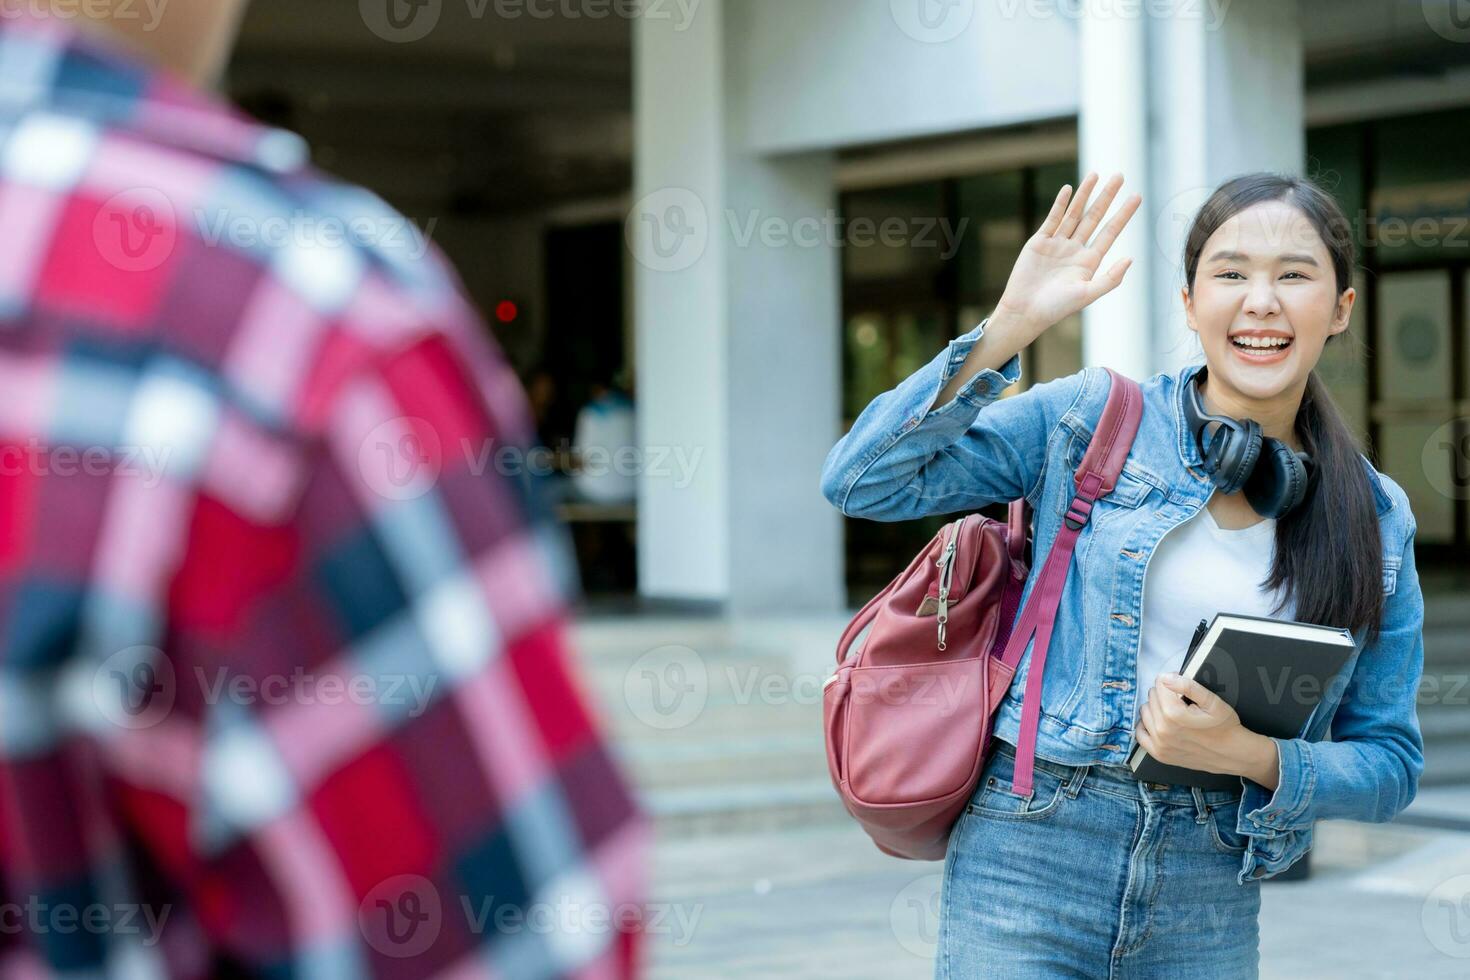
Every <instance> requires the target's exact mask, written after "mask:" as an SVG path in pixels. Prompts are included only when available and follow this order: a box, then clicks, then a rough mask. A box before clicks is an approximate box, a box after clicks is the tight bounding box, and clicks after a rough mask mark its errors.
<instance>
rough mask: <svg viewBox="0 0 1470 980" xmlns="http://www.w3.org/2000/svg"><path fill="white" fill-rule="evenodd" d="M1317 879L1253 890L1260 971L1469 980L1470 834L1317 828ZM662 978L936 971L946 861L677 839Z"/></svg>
mask: <svg viewBox="0 0 1470 980" xmlns="http://www.w3.org/2000/svg"><path fill="white" fill-rule="evenodd" d="M1316 838H1317V843H1316V845H1315V847H1314V848H1313V851H1312V874H1311V876H1310V877H1309V878H1308V879H1307V880H1305V881H1271V882H1267V883H1265V884H1264V885H1263V886H1262V892H1261V896H1262V910H1261V931H1262V938H1261V976H1262V977H1263V978H1267V980H1271V978H1279V980H1317V978H1320V980H1343V978H1380V977H1381V978H1385V980H1388V978H1392V980H1404V978H1411V977H1412V978H1416V980H1417V978H1437V977H1446V978H1448V977H1454V978H1464V977H1467V976H1470V833H1463V832H1449V831H1439V830H1430V829H1425V828H1411V827H1401V826H1398V825H1396V824H1395V825H1387V826H1372V827H1369V826H1366V825H1360V824H1352V823H1342V822H1338V821H1326V822H1323V823H1321V824H1319V825H1318V828H1317V831H1316ZM656 864H657V867H656V869H655V889H654V890H655V896H654V900H655V901H656V902H659V903H669V905H670V907H671V908H673V909H675V910H677V911H678V913H679V914H678V915H672V914H671V915H669V916H668V918H669V920H670V922H671V923H678V924H671V926H670V928H669V930H668V931H667V932H666V933H664V934H661V935H658V936H653V937H650V942H651V952H652V953H653V961H652V963H651V969H650V971H649V974H648V975H649V976H650V977H651V978H655V980H702V978H710V980H714V978H720V980H725V978H729V977H762V978H774V977H811V978H837V977H841V978H855V980H856V978H873V980H901V978H905V977H913V978H924V977H929V976H932V970H933V965H932V958H933V951H934V933H935V927H936V926H937V924H938V918H937V913H938V900H939V891H938V890H939V874H938V872H939V868H940V865H939V864H937V863H914V862H907V861H900V860H897V859H895V858H889V857H886V856H885V855H883V854H881V853H880V852H879V851H878V850H877V849H876V848H874V847H873V846H872V845H871V844H870V843H869V841H868V839H867V838H866V837H865V836H863V834H862V832H861V831H860V830H858V829H857V827H856V826H855V825H850V824H848V825H844V824H835V825H830V826H817V827H804V828H789V829H785V830H779V831H768V832H763V833H753V834H737V835H728V836H720V837H708V838H686V839H682V840H669V841H665V842H663V843H662V844H661V845H660V846H659V848H658V850H657V859H656Z"/></svg>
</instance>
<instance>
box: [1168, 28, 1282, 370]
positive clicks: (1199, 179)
mask: <svg viewBox="0 0 1470 980" xmlns="http://www.w3.org/2000/svg"><path fill="white" fill-rule="evenodd" d="M1217 8H1219V9H1217ZM1181 9H1188V10H1190V11H1191V14H1190V16H1183V15H1182V14H1181V15H1179V16H1175V17H1170V18H1160V19H1156V20H1152V21H1150V22H1149V29H1150V38H1149V59H1148V60H1149V71H1150V76H1151V77H1150V84H1149V91H1150V98H1151V106H1150V108H1151V114H1152V118H1153V120H1154V125H1153V132H1152V152H1151V156H1150V161H1151V164H1152V165H1151V167H1150V181H1149V184H1150V190H1149V191H1148V192H1145V193H1146V197H1148V198H1151V201H1146V203H1151V205H1152V206H1151V207H1150V216H1151V219H1152V222H1153V226H1152V228H1151V229H1150V231H1151V234H1152V238H1153V246H1154V247H1153V255H1154V259H1155V261H1154V267H1155V274H1154V276H1153V283H1152V287H1153V290H1152V291H1153V314H1154V315H1153V337H1154V343H1153V344H1152V345H1151V350H1152V351H1153V352H1154V359H1153V363H1152V370H1155V371H1173V370H1176V369H1177V368H1179V367H1180V366H1182V365H1183V364H1185V363H1186V362H1188V361H1190V360H1191V359H1193V358H1195V357H1196V356H1197V354H1198V352H1199V343H1198V341H1197V340H1196V338H1195V336H1194V334H1193V333H1191V332H1190V330H1189V328H1188V327H1187V326H1186V325H1185V321H1184V306H1183V303H1182V302H1181V300H1180V298H1179V290H1180V288H1181V287H1182V286H1183V285H1184V258H1183V254H1184V239H1185V235H1186V233H1187V232H1188V230H1189V224H1190V222H1191V221H1192V220H1193V218H1194V215H1195V212H1196V211H1198V210H1199V206H1200V205H1201V204H1203V203H1204V201H1205V199H1206V198H1208V197H1209V195H1210V194H1211V193H1212V192H1213V191H1214V189H1215V188H1216V187H1218V186H1219V185H1220V184H1221V183H1222V182H1224V181H1225V180H1227V179H1228V178H1230V177H1233V176H1236V175H1238V174H1243V173H1248V172H1251V171H1256V170H1274V171H1278V172H1282V173H1294V174H1300V173H1301V172H1302V166H1303V163H1304V158H1305V156H1306V135H1305V131H1304V126H1305V117H1304V113H1303V88H1304V85H1303V68H1302V47H1303V40H1302V33H1301V27H1300V24H1299V23H1298V16H1299V14H1298V9H1297V2H1296V0H1234V2H1232V3H1230V4H1228V5H1225V4H1219V5H1217V4H1182V5H1181Z"/></svg>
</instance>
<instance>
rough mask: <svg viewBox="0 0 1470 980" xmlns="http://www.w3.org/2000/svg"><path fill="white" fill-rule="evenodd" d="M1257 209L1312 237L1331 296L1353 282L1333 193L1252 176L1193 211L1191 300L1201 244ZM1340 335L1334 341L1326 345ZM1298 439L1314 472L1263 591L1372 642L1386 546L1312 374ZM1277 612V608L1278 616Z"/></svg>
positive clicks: (1344, 438) (1335, 415)
mask: <svg viewBox="0 0 1470 980" xmlns="http://www.w3.org/2000/svg"><path fill="white" fill-rule="evenodd" d="M1262 201H1284V202H1285V203H1287V204H1289V205H1291V206H1292V207H1294V208H1296V209H1297V210H1299V211H1301V213H1302V214H1303V215H1305V216H1306V218H1307V220H1308V221H1310V222H1311V223H1312V225H1313V227H1315V228H1316V229H1317V234H1319V235H1320V236H1321V237H1322V241H1323V242H1324V243H1326V245H1327V251H1328V253H1329V254H1330V255H1331V256H1332V268H1333V271H1334V272H1335V273H1336V275H1337V295H1338V296H1339V297H1341V296H1342V293H1343V290H1345V289H1347V288H1348V286H1350V285H1351V284H1352V277H1353V263H1354V260H1355V249H1354V246H1353V233H1352V226H1351V225H1350V224H1349V223H1348V219H1347V216H1346V215H1344V214H1343V212H1342V208H1340V207H1339V206H1338V204H1337V201H1336V200H1334V199H1333V197H1332V195H1331V194H1329V193H1327V192H1326V191H1324V190H1322V188H1320V187H1318V186H1317V185H1316V184H1315V183H1313V182H1312V181H1310V180H1306V179H1304V178H1300V177H1295V176H1292V175H1290V174H1278V173H1269V172H1262V173H1251V174H1244V175H1241V176H1239V177H1233V178H1231V179H1230V180H1227V181H1226V182H1225V183H1223V184H1221V185H1220V186H1219V187H1218V188H1216V190H1215V192H1214V193H1213V194H1212V195H1210V198H1209V200H1207V201H1205V203H1204V205H1203V206H1201V207H1200V210H1199V213H1198V214H1196V215H1195V218H1194V223H1193V224H1192V225H1191V226H1190V229H1189V235H1188V236H1187V237H1186V239H1185V242H1184V272H1185V284H1186V287H1187V288H1188V290H1189V292H1190V295H1193V294H1194V275H1195V270H1196V269H1197V268H1198V267H1199V259H1200V252H1201V251H1203V249H1204V247H1205V242H1206V241H1208V240H1209V237H1210V236H1211V235H1213V234H1214V233H1215V230H1216V229H1217V228H1219V227H1220V226H1221V225H1222V224H1224V223H1225V222H1226V221H1228V220H1230V218H1232V217H1234V216H1235V215H1236V214H1238V213H1239V212H1241V211H1244V210H1245V209H1246V208H1249V207H1251V206H1252V205H1255V204H1259V203H1261V202H1262ZM1346 334H1347V331H1343V332H1342V333H1341V334H1331V335H1329V336H1328V338H1327V343H1329V344H1330V343H1332V342H1333V341H1335V340H1337V338H1338V337H1339V336H1346ZM1296 435H1297V438H1298V439H1299V440H1301V444H1302V448H1303V449H1305V450H1306V451H1307V452H1309V453H1311V454H1312V458H1313V460H1315V461H1316V463H1317V466H1318V471H1317V478H1316V480H1315V484H1316V485H1315V487H1314V488H1313V490H1312V493H1311V496H1310V497H1309V499H1308V500H1307V501H1306V502H1305V503H1303V504H1302V505H1301V506H1300V507H1297V508H1296V509H1295V510H1293V511H1291V512H1290V513H1288V514H1286V515H1285V516H1283V517H1282V518H1280V520H1278V521H1277V524H1276V557H1275V560H1274V561H1273V563H1272V566H1271V574H1270V576H1269V577H1268V578H1267V580H1266V581H1265V583H1263V584H1264V586H1265V587H1266V588H1267V589H1270V590H1275V589H1278V588H1282V587H1283V586H1284V588H1283V589H1282V600H1283V601H1284V600H1285V599H1286V598H1287V596H1291V597H1293V598H1294V599H1295V600H1296V618H1297V619H1298V620H1300V621H1301V622H1304V623H1317V624H1320V625H1324V626H1338V627H1344V626H1345V627H1348V628H1349V629H1351V630H1352V631H1353V632H1354V633H1356V632H1357V631H1358V630H1360V629H1362V630H1366V637H1365V640H1364V642H1365V643H1371V642H1373V640H1374V639H1376V638H1377V636H1378V631H1379V628H1380V627H1381V625H1382V620H1383V588H1382V574H1383V568H1382V566H1383V541H1382V539H1381V537H1380V534H1379V529H1378V513H1377V507H1376V506H1375V504H1374V500H1373V488H1372V486H1370V485H1369V483H1368V471H1367V468H1366V467H1365V466H1364V464H1363V459H1362V457H1361V455H1360V454H1361V452H1362V446H1361V445H1360V444H1359V442H1358V438H1357V436H1356V435H1355V434H1354V433H1353V431H1352V429H1350V428H1349V427H1348V425H1347V423H1346V422H1344V421H1343V418H1342V413H1341V412H1340V411H1338V408H1337V404H1336V403H1335V402H1334V401H1333V400H1332V395H1331V394H1330V393H1328V391H1327V386H1326V385H1325V384H1323V382H1322V379H1321V378H1320V377H1318V376H1317V372H1316V370H1315V369H1314V370H1313V371H1312V372H1311V373H1310V374H1309V375H1308V377H1307V385H1306V389H1305V390H1304V391H1303V392H1302V401H1301V406H1300V407H1299V408H1298V409H1297V416H1296ZM1279 609H1280V607H1278V611H1279Z"/></svg>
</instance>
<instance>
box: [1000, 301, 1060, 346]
mask: <svg viewBox="0 0 1470 980" xmlns="http://www.w3.org/2000/svg"><path fill="white" fill-rule="evenodd" d="M1047 326H1049V324H1041V323H1037V322H1036V321H1035V320H1034V319H1032V318H1031V317H1029V316H1026V315H1025V314H1023V313H1019V312H1017V311H1015V310H1013V309H1011V308H1010V307H1009V306H1006V304H1005V303H1004V302H1002V303H1000V304H998V305H997V306H996V307H995V310H994V312H992V313H991V314H990V323H989V324H988V325H987V326H986V328H985V332H986V333H990V332H991V331H992V330H993V331H997V332H999V333H1003V334H1005V335H1006V336H1008V337H1014V338H1015V339H1016V340H1017V341H1019V343H1018V344H1017V347H1019V348H1024V347H1027V346H1029V345H1030V343H1031V341H1033V340H1035V339H1036V338H1037V337H1039V336H1040V335H1041V334H1043V333H1045V332H1046V328H1047Z"/></svg>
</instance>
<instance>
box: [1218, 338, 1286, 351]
mask: <svg viewBox="0 0 1470 980" xmlns="http://www.w3.org/2000/svg"><path fill="white" fill-rule="evenodd" d="M1230 342H1231V343H1233V344H1234V345H1235V346H1236V347H1241V348H1245V349H1247V350H1266V351H1276V350H1280V349H1281V348H1283V347H1289V346H1291V338H1290V337H1233V338H1231V341H1230Z"/></svg>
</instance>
